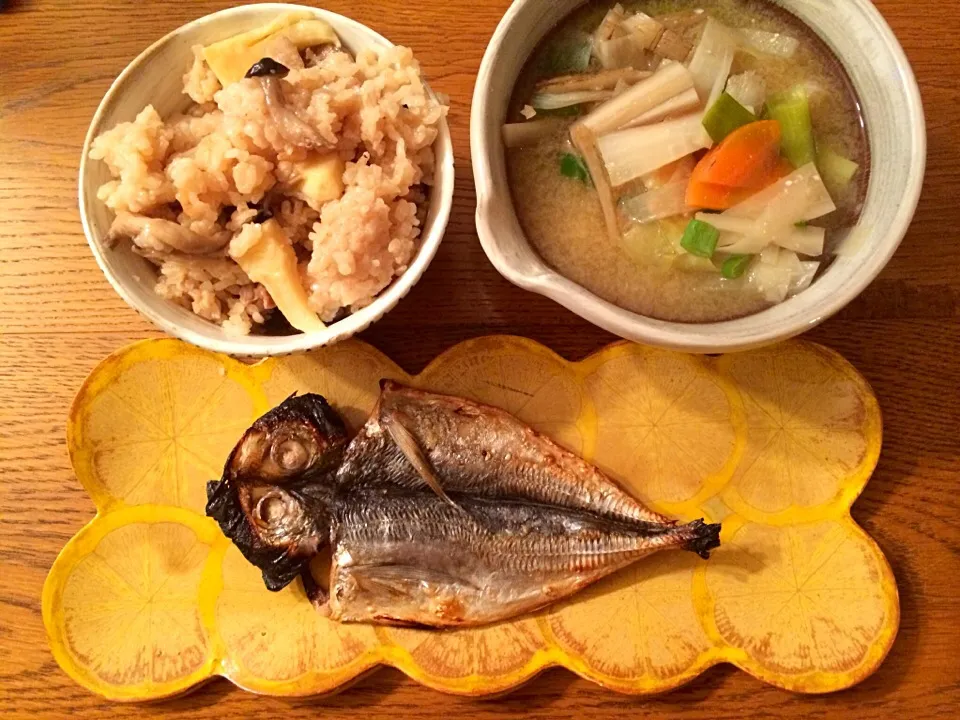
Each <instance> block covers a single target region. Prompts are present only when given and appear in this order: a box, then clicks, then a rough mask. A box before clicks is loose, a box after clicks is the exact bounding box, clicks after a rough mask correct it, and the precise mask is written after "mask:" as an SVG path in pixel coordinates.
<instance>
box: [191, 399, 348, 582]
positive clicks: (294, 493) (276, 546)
mask: <svg viewBox="0 0 960 720" xmlns="http://www.w3.org/2000/svg"><path fill="white" fill-rule="evenodd" d="M346 444H347V435H346V427H345V426H344V424H343V420H342V419H341V418H340V416H339V415H338V414H337V413H336V411H335V410H334V409H333V408H331V407H330V405H329V404H328V403H327V401H326V400H325V399H324V398H323V397H321V396H319V395H313V394H307V395H300V396H291V397H290V398H288V399H287V400H286V401H285V402H283V403H282V404H281V405H279V406H277V407H276V408H274V409H273V410H271V411H270V412H268V413H266V414H265V415H263V416H262V417H260V418H259V419H258V420H257V421H256V422H254V423H253V425H252V426H251V427H250V429H248V430H247V431H246V432H245V433H244V434H243V437H241V438H240V441H239V442H238V443H237V445H236V446H235V447H234V449H233V451H232V452H231V453H230V456H229V457H228V458H227V461H226V463H225V465H224V469H223V475H222V476H221V479H220V481H219V482H216V481H214V482H210V483H207V506H206V513H207V515H208V516H209V517H211V518H213V519H214V520H216V521H217V523H218V524H219V525H220V529H221V530H222V531H223V533H224V535H226V536H227V537H228V538H230V539H231V540H232V541H233V543H234V544H235V545H236V546H237V548H238V549H239V550H240V552H241V553H242V554H243V556H244V557H245V558H246V559H247V560H248V561H249V562H250V563H252V564H253V565H255V566H256V567H258V568H259V569H260V570H261V572H262V574H263V580H264V584H265V585H266V586H267V588H269V589H270V590H280V589H282V588H284V587H286V586H287V585H288V584H289V583H290V582H292V581H293V580H294V579H296V578H297V577H298V576H299V575H300V572H301V570H302V569H303V567H304V566H305V565H306V564H307V563H308V562H309V560H310V558H311V557H312V556H313V555H315V554H316V552H317V551H318V549H319V548H320V547H321V546H323V545H325V544H326V543H327V542H329V537H330V517H331V513H332V505H333V498H334V495H335V491H336V487H335V479H334V473H335V471H336V470H337V468H338V467H339V465H340V462H341V460H342V458H343V453H344V449H345V448H346Z"/></svg>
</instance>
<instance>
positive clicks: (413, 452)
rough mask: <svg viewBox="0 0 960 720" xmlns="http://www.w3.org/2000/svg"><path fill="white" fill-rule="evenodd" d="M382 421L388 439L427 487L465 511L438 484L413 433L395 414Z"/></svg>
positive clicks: (437, 479)
mask: <svg viewBox="0 0 960 720" xmlns="http://www.w3.org/2000/svg"><path fill="white" fill-rule="evenodd" d="M382 422H383V425H384V427H385V429H386V431H387V434H388V435H390V439H391V440H393V442H394V444H395V445H396V446H397V447H398V448H400V452H402V453H403V455H404V457H405V458H407V461H408V462H409V463H410V464H411V465H413V467H414V469H415V470H416V471H417V473H418V474H419V475H420V477H421V478H422V479H423V481H424V482H425V483H426V484H427V485H428V486H429V488H430V489H431V490H433V491H434V492H435V493H436V494H437V495H438V496H439V497H441V498H442V499H443V500H444V501H445V502H447V503H449V504H450V505H452V506H453V507H455V508H456V509H457V510H459V511H460V512H466V511H465V510H464V509H463V508H462V507H460V506H459V505H457V504H456V503H455V502H454V501H453V500H451V499H450V496H449V495H447V493H446V491H445V490H444V489H443V487H442V486H441V485H440V478H438V477H437V474H436V473H435V472H434V471H433V467H431V465H430V461H429V460H427V456H426V455H424V454H423V449H422V448H421V447H420V443H418V442H417V439H416V438H415V437H414V436H413V433H411V432H410V431H409V430H408V429H407V428H406V427H404V425H403V423H402V422H400V420H399V419H398V418H397V417H396V416H395V415H388V416H386V417H384V418H383V420H382Z"/></svg>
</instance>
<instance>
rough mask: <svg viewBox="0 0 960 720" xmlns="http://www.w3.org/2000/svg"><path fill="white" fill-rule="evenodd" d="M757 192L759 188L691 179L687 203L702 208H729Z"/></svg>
mask: <svg viewBox="0 0 960 720" xmlns="http://www.w3.org/2000/svg"><path fill="white" fill-rule="evenodd" d="M756 193H757V190H754V189H752V188H731V187H724V186H723V185H715V184H713V183H705V182H696V181H695V180H691V181H690V184H689V185H688V186H687V205H688V206H690V207H692V208H699V209H701V210H729V209H730V208H732V207H733V206H735V205H739V204H740V203H741V202H743V201H744V200H746V199H748V198H749V197H750V196H751V195H755V194H756Z"/></svg>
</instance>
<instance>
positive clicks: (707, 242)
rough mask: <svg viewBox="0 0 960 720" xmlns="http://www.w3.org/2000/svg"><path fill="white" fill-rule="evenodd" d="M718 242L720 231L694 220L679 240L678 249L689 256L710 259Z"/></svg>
mask: <svg viewBox="0 0 960 720" xmlns="http://www.w3.org/2000/svg"><path fill="white" fill-rule="evenodd" d="M719 240H720V231H719V230H717V229H716V228H715V227H714V226H713V225H710V224H709V223H705V222H703V221H702V220H697V219H696V218H694V219H693V220H691V221H690V224H689V225H687V229H686V230H685V231H684V233H683V239H681V240H680V247H682V248H683V249H684V250H686V251H687V252H688V253H690V254H691V255H696V256H697V257H702V258H711V257H713V253H714V252H715V251H716V249H717V242H718V241H719Z"/></svg>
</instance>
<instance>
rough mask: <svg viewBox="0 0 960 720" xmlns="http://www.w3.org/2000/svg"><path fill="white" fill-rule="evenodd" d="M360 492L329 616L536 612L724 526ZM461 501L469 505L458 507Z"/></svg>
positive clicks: (340, 543) (341, 519)
mask: <svg viewBox="0 0 960 720" xmlns="http://www.w3.org/2000/svg"><path fill="white" fill-rule="evenodd" d="M451 498H452V499H453V500H454V503H455V505H456V507H454V506H451V505H450V504H448V503H447V502H445V501H444V500H443V499H442V498H439V497H437V496H435V495H433V494H431V493H429V492H427V491H387V492H383V491H380V492H376V491H358V493H356V494H355V495H354V497H353V498H352V500H353V501H352V502H350V503H343V504H338V507H337V510H336V514H335V520H334V528H333V568H332V571H331V581H330V588H331V592H330V600H329V607H330V612H331V617H332V618H334V619H336V620H339V621H341V622H372V623H381V624H397V625H418V626H427V627H448V628H453V627H472V626H478V625H485V624H489V623H493V622H498V621H501V620H506V619H508V618H512V617H516V616H518V615H523V614H526V613H529V612H533V611H535V610H538V609H541V608H543V607H544V606H546V605H549V604H551V603H553V602H556V601H557V600H560V599H562V598H564V597H567V596H569V595H572V594H573V593H575V592H577V591H578V590H580V589H582V588H584V587H586V586H587V585H590V584H592V583H594V582H596V581H597V580H600V579H601V578H603V577H606V576H607V575H610V574H612V573H614V572H616V571H618V570H620V569H622V568H624V567H626V566H628V565H630V564H632V563H634V562H636V561H637V560H639V559H640V558H643V557H645V556H647V555H650V554H652V553H654V552H657V551H659V550H668V549H685V550H691V551H693V552H697V553H698V554H700V555H702V556H703V557H707V556H709V552H710V550H712V549H713V548H715V547H717V546H718V545H719V532H720V526H719V525H708V524H705V523H704V522H703V521H702V520H698V521H695V522H692V523H689V524H687V525H676V526H664V525H662V524H658V523H646V522H642V521H632V522H628V521H616V520H611V519H609V518H604V517H600V516H597V515H594V514H592V513H588V512H584V511H580V510H571V509H568V508H562V507H556V506H546V505H538V504H532V503H526V502H510V501H507V502H504V501H500V500H491V499H487V498H477V497H473V496H469V495H460V494H453V495H451ZM458 507H459V508H462V510H463V512H460V511H458Z"/></svg>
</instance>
